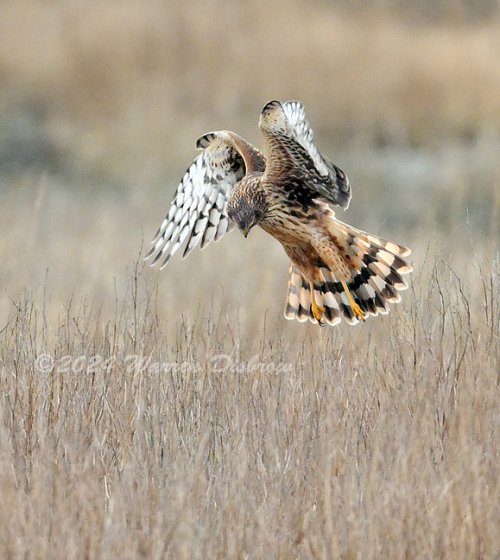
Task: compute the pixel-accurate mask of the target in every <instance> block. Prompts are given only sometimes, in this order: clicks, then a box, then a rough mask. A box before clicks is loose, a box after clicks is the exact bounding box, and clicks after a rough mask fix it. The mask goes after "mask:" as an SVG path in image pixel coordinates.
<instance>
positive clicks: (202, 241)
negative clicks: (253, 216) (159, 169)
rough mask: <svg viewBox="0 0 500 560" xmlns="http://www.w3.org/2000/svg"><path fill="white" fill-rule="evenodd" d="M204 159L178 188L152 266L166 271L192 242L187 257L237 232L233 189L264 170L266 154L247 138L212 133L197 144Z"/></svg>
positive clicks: (160, 231)
mask: <svg viewBox="0 0 500 560" xmlns="http://www.w3.org/2000/svg"><path fill="white" fill-rule="evenodd" d="M196 147H197V148H198V149H201V150H203V151H202V153H201V154H200V155H199V156H198V157H196V158H195V159H194V161H193V162H192V163H191V165H190V166H189V167H188V169H187V171H186V173H185V174H184V176H183V177H182V180H181V182H180V184H179V186H178V187H177V191H176V193H175V196H174V199H173V201H172V203H171V205H170V209H169V211H168V213H167V216H166V217H165V219H164V220H163V222H162V224H161V226H160V228H159V229H158V231H157V233H156V235H155V238H154V239H153V241H152V244H153V247H152V248H151V250H150V251H149V253H148V254H147V255H146V259H149V258H151V259H152V261H151V265H154V264H156V263H157V262H158V261H160V260H162V264H161V268H163V267H164V266H165V265H166V264H167V263H168V261H169V260H170V258H171V257H172V255H174V253H175V252H176V251H177V250H178V249H179V247H181V245H182V244H183V243H184V242H185V241H186V240H187V242H186V245H185V249H184V253H183V256H184V257H185V256H186V255H187V254H188V253H189V252H190V251H191V250H192V249H194V247H196V246H197V245H200V246H201V248H202V249H203V247H205V246H206V245H207V244H208V243H210V242H211V241H217V240H219V239H220V238H221V237H222V236H223V235H224V234H225V233H227V232H228V231H230V230H231V229H232V228H233V223H232V222H231V220H230V219H229V216H228V215H227V201H228V198H229V196H230V193H231V190H232V188H233V186H234V185H235V184H236V183H237V182H238V181H241V179H242V178H243V177H244V176H245V174H246V173H247V172H249V168H255V167H259V165H261V166H262V169H260V170H262V171H263V169H264V165H265V160H264V157H263V156H262V154H260V152H259V151H258V150H256V149H255V148H254V147H253V146H251V145H250V144H249V143H248V142H246V141H245V140H244V139H243V138H241V137H240V136H238V135H237V134H235V133H232V132H229V131H219V132H209V133H208V134H205V135H204V136H202V137H201V138H199V139H198V141H197V143H196Z"/></svg>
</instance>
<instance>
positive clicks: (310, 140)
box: [260, 101, 351, 207]
mask: <svg viewBox="0 0 500 560" xmlns="http://www.w3.org/2000/svg"><path fill="white" fill-rule="evenodd" d="M260 128H261V130H262V132H263V133H264V136H265V137H266V139H267V143H268V148H269V154H268V160H269V163H268V169H269V170H270V171H271V172H272V171H273V170H274V171H275V172H278V173H280V172H281V171H282V170H283V171H289V170H290V169H292V168H295V169H298V170H299V171H301V172H302V173H305V174H306V175H307V177H308V181H307V183H308V185H310V186H311V188H313V189H314V190H316V191H317V192H318V196H321V197H322V198H324V199H325V200H327V201H328V202H330V203H332V204H336V205H339V206H343V207H347V206H348V205H349V202H350V200H351V186H350V184H349V179H348V177H347V175H346V174H345V173H344V172H343V171H342V169H340V168H339V167H337V166H336V165H335V164H333V163H332V162H331V161H330V160H329V159H327V158H326V157H324V156H323V155H322V154H321V153H320V151H319V150H318V148H317V146H316V143H315V141H314V134H313V131H312V129H311V127H310V125H309V123H308V122H307V119H306V115H305V111H304V105H303V104H302V103H300V101H285V102H284V103H280V102H279V101H270V102H269V103H267V104H266V105H265V106H264V108H263V109H262V113H261V120H260Z"/></svg>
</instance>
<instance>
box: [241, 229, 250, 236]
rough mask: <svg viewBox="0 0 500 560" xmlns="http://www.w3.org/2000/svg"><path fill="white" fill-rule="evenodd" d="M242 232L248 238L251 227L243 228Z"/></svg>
mask: <svg viewBox="0 0 500 560" xmlns="http://www.w3.org/2000/svg"><path fill="white" fill-rule="evenodd" d="M241 233H242V234H243V237H244V238H245V239H246V238H247V237H248V234H249V233H250V228H249V227H246V228H243V229H242V230H241Z"/></svg>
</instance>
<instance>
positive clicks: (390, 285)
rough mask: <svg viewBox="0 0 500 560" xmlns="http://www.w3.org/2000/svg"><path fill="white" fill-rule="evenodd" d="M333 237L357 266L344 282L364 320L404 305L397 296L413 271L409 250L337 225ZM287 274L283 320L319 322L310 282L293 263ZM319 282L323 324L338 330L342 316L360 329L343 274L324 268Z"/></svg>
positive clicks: (317, 292) (317, 290) (317, 294)
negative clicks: (407, 276) (336, 326)
mask: <svg viewBox="0 0 500 560" xmlns="http://www.w3.org/2000/svg"><path fill="white" fill-rule="evenodd" d="M330 233H331V234H332V239H335V242H336V243H337V244H340V245H341V247H342V248H343V249H344V251H345V253H346V254H347V255H348V257H349V262H350V263H351V265H352V264H354V268H353V269H352V270H351V277H350V278H349V279H348V280H347V282H346V284H347V287H348V290H349V292H350V296H351V299H352V300H354V303H355V304H357V305H358V306H359V308H360V309H361V311H362V312H363V314H364V315H365V317H368V316H372V317H377V316H378V315H386V314H387V313H388V312H389V304H390V303H398V302H399V301H401V294H400V293H399V292H401V291H403V290H405V289H406V288H407V287H408V285H407V283H406V281H405V279H404V278H403V276H404V275H405V274H408V273H409V272H411V270H412V268H411V265H409V264H408V263H407V262H406V260H405V259H404V257H407V256H408V255H409V254H410V249H408V248H407V247H404V246H402V245H398V244H397V243H394V242H392V241H386V240H384V239H381V238H379V237H376V236H374V235H371V234H368V233H366V232H363V231H361V230H358V229H356V228H352V227H351V226H348V225H347V224H344V223H342V222H339V221H337V220H335V221H334V222H333V225H332V231H331V232H330ZM289 274H290V276H289V281H288V295H287V301H286V307H285V317H286V318H287V319H298V320H299V321H301V322H304V321H306V320H309V321H311V322H312V323H318V321H317V320H316V318H315V317H314V315H313V312H312V306H311V288H310V284H309V282H308V280H307V279H306V278H305V277H304V276H303V275H302V273H301V271H300V270H299V269H298V268H297V267H296V266H295V265H294V264H290V271H289ZM316 278H318V279H319V280H317V281H316V282H315V283H314V288H313V289H314V297H315V300H316V303H317V305H318V306H319V307H320V308H322V309H323V312H322V317H321V321H320V322H321V323H327V324H329V325H336V324H337V323H339V322H340V320H341V317H342V316H343V317H344V319H345V321H346V322H347V323H349V324H352V325H354V324H357V323H358V322H359V321H360V317H359V316H358V315H357V314H356V313H355V312H354V311H353V309H352V306H351V303H350V301H349V297H348V294H347V293H346V291H345V289H344V286H343V284H342V281H341V279H342V274H341V273H339V271H336V270H331V269H330V268H328V267H326V266H322V267H320V268H318V269H317V271H316Z"/></svg>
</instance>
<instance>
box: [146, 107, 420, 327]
mask: <svg viewBox="0 0 500 560" xmlns="http://www.w3.org/2000/svg"><path fill="white" fill-rule="evenodd" d="M259 128H260V130H261V132H262V134H263V136H264V142H265V155H264V154H263V153H262V152H260V151H259V150H258V149H257V148H255V147H254V146H252V145H251V144H249V143H248V142H247V141H246V140H245V139H243V138H242V137H241V136H239V135H238V134H236V133H234V132H230V131H227V130H222V131H217V132H209V133H208V134H205V135H203V136H202V137H201V138H199V139H198V141H197V143H196V147H197V148H198V149H200V150H202V152H201V154H200V155H198V157H197V158H196V159H195V160H194V161H193V162H192V163H191V165H190V166H189V167H188V169H187V171H186V173H185V175H184V177H183V178H182V180H181V183H180V185H179V186H178V188H177V191H176V193H175V197H174V200H173V201H172V203H171V206H170V209H169V211H168V214H167V216H166V218H165V219H164V220H163V223H162V224H161V226H160V228H159V230H158V232H157V234H156V236H155V238H154V240H153V241H152V243H153V247H152V248H151V250H150V252H149V253H148V255H147V256H146V258H150V259H152V265H153V264H155V263H157V262H158V261H161V262H162V268H163V266H165V265H166V264H167V263H168V261H169V259H170V257H171V256H172V255H173V254H174V253H175V252H176V251H177V250H178V249H179V247H181V246H182V244H183V243H185V248H184V256H186V255H187V254H188V253H189V252H190V251H191V250H192V249H194V248H195V247H196V246H197V245H200V246H201V248H203V247H205V246H206V245H207V244H208V243H210V242H211V241H217V240H218V239H220V238H221V237H222V236H223V235H224V234H225V233H227V232H228V231H230V230H231V229H232V228H233V227H234V225H236V226H237V227H238V229H239V230H240V231H241V232H242V233H243V235H244V236H245V237H246V236H247V235H248V233H249V231H250V230H251V229H252V228H253V227H254V226H260V227H261V228H262V229H263V230H264V231H266V232H267V233H269V234H270V235H272V236H273V237H274V238H275V239H277V240H278V241H279V242H280V243H281V244H282V245H283V248H284V250H285V252H286V254H287V255H288V257H289V258H290V261H291V262H290V270H289V280H288V295H287V299H286V306H285V317H286V318H287V319H298V320H299V321H301V322H302V321H306V320H308V319H309V320H310V321H311V322H312V323H319V324H325V323H327V324H330V325H335V324H337V323H339V322H340V320H341V317H342V316H344V317H345V319H346V321H347V322H348V323H350V324H355V323H358V322H359V321H364V320H365V319H366V318H367V317H368V316H370V315H372V316H377V315H379V314H385V313H387V312H388V304H389V302H390V303H393V302H394V303H395V302H398V301H400V299H401V297H400V294H399V293H398V292H400V291H401V290H404V289H405V288H406V287H407V284H406V282H405V281H404V279H403V278H402V276H403V275H404V274H407V273H409V272H411V266H410V265H409V264H408V263H407V262H406V260H405V257H407V256H408V255H409V254H410V250H409V249H407V248H406V247H403V246H402V245H398V244H397V243H393V242H392V241H385V240H384V239H381V238H380V237H377V236H375V235H371V234H369V233H366V232H364V231H361V230H359V229H356V228H354V227H351V226H349V225H347V224H345V223H343V222H341V221H339V220H338V219H337V218H336V217H335V213H334V211H333V209H332V206H340V207H343V208H347V206H348V205H349V201H350V199H351V187H350V184H349V180H348V178H347V175H346V174H345V173H344V172H343V171H342V170H341V169H339V168H338V167H337V166H336V165H334V164H333V163H332V162H331V161H329V160H328V159H327V158H326V157H324V156H323V155H321V153H320V152H319V150H318V148H317V147H316V144H315V142H314V138H313V132H312V130H311V128H310V126H309V123H308V122H307V120H306V116H305V112H304V106H303V105H302V103H299V102H298V101H285V102H284V103H280V102H279V101H270V102H269V103H267V104H266V105H265V106H264V108H263V109H262V112H261V114H260V121H259Z"/></svg>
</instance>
